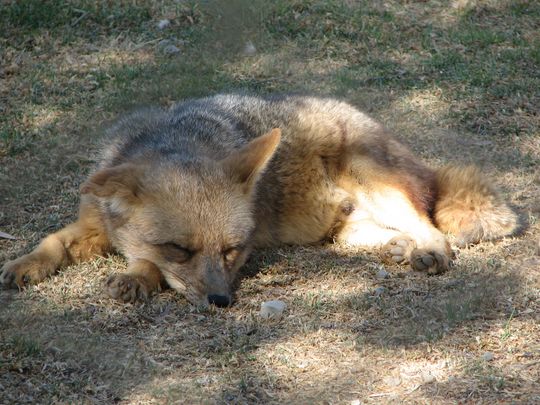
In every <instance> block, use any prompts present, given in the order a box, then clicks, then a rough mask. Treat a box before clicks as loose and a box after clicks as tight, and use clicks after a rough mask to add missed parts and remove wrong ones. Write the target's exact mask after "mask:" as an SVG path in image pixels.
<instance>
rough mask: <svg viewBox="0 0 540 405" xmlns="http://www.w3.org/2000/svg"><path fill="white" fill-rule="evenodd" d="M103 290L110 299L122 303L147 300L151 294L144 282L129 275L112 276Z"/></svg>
mask: <svg viewBox="0 0 540 405" xmlns="http://www.w3.org/2000/svg"><path fill="white" fill-rule="evenodd" d="M105 288H106V291H107V294H109V296H110V297H111V298H114V299H116V300H118V301H122V302H135V301H137V300H147V299H148V298H149V297H150V294H151V292H152V291H151V289H150V288H149V287H148V286H147V285H146V283H145V282H144V280H142V279H141V278H139V277H136V276H132V275H131V274H113V275H112V276H111V277H109V279H108V280H107V285H106V287H105Z"/></svg>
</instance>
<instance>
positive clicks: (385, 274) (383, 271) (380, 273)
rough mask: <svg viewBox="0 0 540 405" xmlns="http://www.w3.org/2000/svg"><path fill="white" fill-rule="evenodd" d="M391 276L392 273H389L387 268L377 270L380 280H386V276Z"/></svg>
mask: <svg viewBox="0 0 540 405" xmlns="http://www.w3.org/2000/svg"><path fill="white" fill-rule="evenodd" d="M388 277H390V273H388V272H387V271H386V270H384V269H380V270H379V271H378V272H377V278H378V279H379V280H384V279H385V278H388Z"/></svg>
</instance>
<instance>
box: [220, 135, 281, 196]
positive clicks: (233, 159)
mask: <svg viewBox="0 0 540 405" xmlns="http://www.w3.org/2000/svg"><path fill="white" fill-rule="evenodd" d="M280 139H281V130H280V129H279V128H274V129H273V130H272V131H270V132H268V133H267V134H265V135H261V136H259V137H258V138H255V139H254V140H252V141H251V142H250V143H248V144H247V145H245V146H243V147H242V148H240V149H239V150H237V151H235V152H234V153H233V154H232V155H230V156H229V157H227V158H225V159H224V160H223V161H222V164H223V167H224V169H225V170H226V171H227V172H228V173H229V174H230V175H231V176H232V177H233V178H235V179H236V180H237V181H238V182H239V183H241V184H242V185H243V186H244V190H245V192H246V193H249V192H250V191H251V190H252V189H253V186H254V185H255V184H256V183H257V180H258V179H259V177H260V175H261V173H262V172H263V171H264V169H265V168H266V166H267V164H268V162H269V161H270V159H271V158H272V156H273V155H274V152H275V151H276V149H277V147H278V145H279V141H280Z"/></svg>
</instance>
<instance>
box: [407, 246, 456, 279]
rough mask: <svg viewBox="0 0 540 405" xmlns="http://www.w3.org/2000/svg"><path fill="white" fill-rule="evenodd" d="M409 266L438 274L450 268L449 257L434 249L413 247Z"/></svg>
mask: <svg viewBox="0 0 540 405" xmlns="http://www.w3.org/2000/svg"><path fill="white" fill-rule="evenodd" d="M411 266H412V268H413V269H414V270H417V271H423V272H426V273H428V274H439V273H443V272H445V271H446V270H448V269H449V268H450V258H449V257H448V256H447V255H446V254H445V253H443V252H438V251H436V250H429V249H414V250H413V252H412V253H411Z"/></svg>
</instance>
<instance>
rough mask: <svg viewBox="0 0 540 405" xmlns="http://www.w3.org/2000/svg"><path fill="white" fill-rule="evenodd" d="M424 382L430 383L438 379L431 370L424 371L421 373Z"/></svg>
mask: <svg viewBox="0 0 540 405" xmlns="http://www.w3.org/2000/svg"><path fill="white" fill-rule="evenodd" d="M421 378H422V382H423V383H424V384H429V383H432V382H434V381H435V380H437V379H436V378H435V376H434V375H433V374H431V373H430V372H429V371H424V372H423V373H422V375H421Z"/></svg>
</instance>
